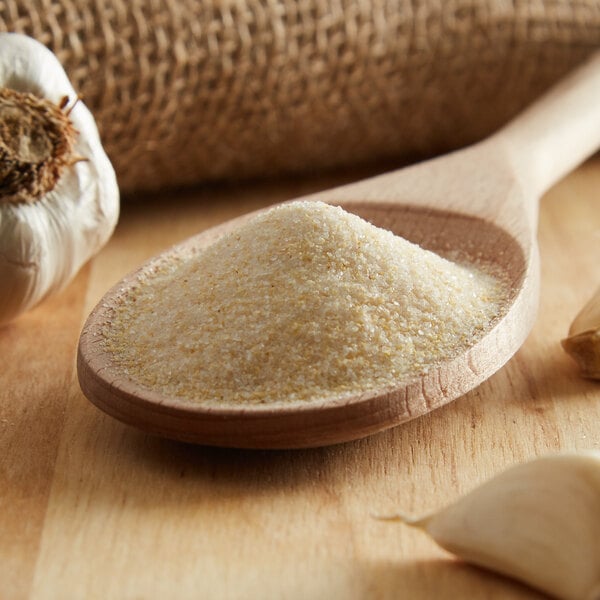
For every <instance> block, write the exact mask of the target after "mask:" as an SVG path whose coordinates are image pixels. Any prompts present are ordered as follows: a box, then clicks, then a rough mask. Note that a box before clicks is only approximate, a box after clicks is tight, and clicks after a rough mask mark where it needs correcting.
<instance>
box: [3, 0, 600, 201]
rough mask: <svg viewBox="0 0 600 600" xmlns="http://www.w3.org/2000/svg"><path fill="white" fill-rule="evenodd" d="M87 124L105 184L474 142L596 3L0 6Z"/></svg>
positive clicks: (274, 0) (9, 1)
mask: <svg viewBox="0 0 600 600" xmlns="http://www.w3.org/2000/svg"><path fill="white" fill-rule="evenodd" d="M0 29H1V30H8V31H19V32H22V33H26V34H29V35H31V36H33V37H35V38H37V39H38V40H40V41H41V42H43V43H44V44H46V45H47V46H49V47H50V48H51V49H52V50H53V51H54V52H55V53H56V54H57V55H58V57H59V59H60V60H61V61H62V63H63V65H64V66H65V68H66V70H67V72H68V74H69V76H70V77H71V79H72V81H73V84H74V86H75V88H76V89H78V90H79V91H80V92H81V94H82V95H83V96H84V99H85V102H86V103H87V104H88V106H89V107H90V108H91V109H92V110H93V111H94V113H95V115H96V118H97V120H98V123H99V126H100V129H101V134H102V137H103V141H104V145H105V147H106V150H107V152H108V154H109V155H110V157H111V159H112V161H113V162H114V165H115V167H116V169H117V172H118V177H119V181H120V184H121V188H122V189H123V190H124V191H130V190H134V189H138V190H140V189H156V188H159V187H166V186H174V185H187V184H193V183H196V182H199V181H203V180H210V179H215V178H223V177H238V178H239V177H248V176H264V175H268V174H274V173H282V172H301V171H305V170H307V169H312V170H314V169H325V168H329V167H334V166H340V165H347V164H351V163H359V162H367V161H369V162H370V161H377V160H390V159H391V160H394V161H398V163H400V162H401V161H405V160H407V159H412V158H417V157H422V156H426V155H431V154H433V153H439V152H444V151H447V150H448V149H451V148H454V147H457V146H462V145H464V144H467V143H469V142H471V141H474V140H477V139H479V138H481V137H482V136H484V135H485V134H487V133H489V132H491V131H492V130H494V129H495V128H497V127H498V126H499V125H500V124H502V123H503V122H504V121H506V120H507V119H508V118H509V117H510V116H512V115H514V114H515V113H516V112H517V111H518V110H519V109H520V108H521V107H523V106H524V105H525V104H526V103H528V102H529V101H530V100H531V99H532V98H534V97H535V96H536V95H538V94H539V93H540V92H541V91H543V90H544V89H545V88H547V87H548V86H549V85H550V84H551V83H552V82H553V81H555V80H556V79H558V78H559V77H561V76H562V75H563V74H564V73H565V72H566V71H568V70H569V69H570V68H572V67H573V66H574V65H575V64H577V63H579V62H580V61H581V60H582V59H583V58H584V57H585V56H586V55H588V54H589V53H590V52H591V51H592V50H593V48H595V47H598V46H600V0H571V1H570V0H535V1H525V0H512V1H510V0H495V1H493V0H480V1H476V0H448V1H444V0H357V1H350V0H146V1H144V0H0Z"/></svg>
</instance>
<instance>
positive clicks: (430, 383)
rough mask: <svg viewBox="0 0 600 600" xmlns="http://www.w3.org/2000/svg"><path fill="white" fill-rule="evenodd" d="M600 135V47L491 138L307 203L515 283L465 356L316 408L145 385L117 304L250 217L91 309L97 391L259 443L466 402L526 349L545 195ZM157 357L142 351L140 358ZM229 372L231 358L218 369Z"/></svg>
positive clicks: (189, 433) (356, 434) (151, 412)
mask: <svg viewBox="0 0 600 600" xmlns="http://www.w3.org/2000/svg"><path fill="white" fill-rule="evenodd" d="M599 145H600V54H597V55H595V56H593V57H592V58H591V60H590V61H588V62H587V63H586V64H585V65H584V66H583V67H581V68H580V69H579V70H577V71H576V72H575V73H574V74H573V75H572V76H571V77H569V78H568V79H566V80H564V81H563V82H562V83H561V84H559V85H558V86H557V87H555V88H554V89H552V90H551V91H550V93H548V94H547V95H546V96H544V97H543V98H542V99H541V100H539V101H538V102H537V103H535V104H534V105H533V106H532V107H531V108H529V109H528V110H527V111H525V112H524V113H522V114H521V115H520V116H519V117H517V118H516V119H515V120H513V121H512V122H511V123H509V124H508V125H507V126H506V127H504V128H503V129H502V130H501V131H499V132H498V133H497V134H495V135H493V136H492V137H490V138H489V139H487V140H485V141H483V142H481V143H478V144H476V145H474V146H471V147H469V148H467V149H465V150H461V151H458V152H455V153H452V154H449V155H447V156H444V157H441V158H438V159H435V160H431V161H428V162H425V163H421V164H419V165H416V166H413V167H410V168H406V169H403V170H400V171H396V172H393V173H389V174H386V175H382V176H379V177H375V178H372V179H368V180H365V181H362V182H359V183H355V184H352V185H348V186H344V187H340V188H336V189H333V190H330V191H325V192H320V193H318V194H314V195H311V196H309V197H307V198H305V199H310V200H321V201H324V202H329V203H334V204H339V205H341V206H343V207H344V208H345V209H346V210H348V211H351V212H354V213H357V214H359V215H361V216H362V217H364V218H366V219H367V220H369V221H371V222H372V223H374V224H376V225H378V226H380V227H385V228H387V229H390V230H392V231H394V232H395V233H396V234H398V235H401V236H403V237H405V238H407V239H409V240H411V241H413V242H416V243H418V244H421V245H422V246H423V247H425V248H427V249H430V250H433V251H436V252H438V253H440V254H443V255H456V254H458V255H462V256H463V257H464V256H466V257H470V258H471V259H473V260H478V261H479V262H481V261H483V262H484V263H488V264H490V265H495V267H496V268H498V269H500V270H501V272H502V273H504V275H505V276H506V278H507V279H508V281H509V282H510V299H509V302H508V303H507V306H506V312H505V314H504V316H503V317H502V318H501V319H500V321H499V322H498V323H497V325H496V326H495V327H494V328H493V329H492V330H491V331H489V333H487V334H486V335H485V336H484V337H483V338H482V339H480V340H479V341H477V342H476V343H474V344H473V346H472V347H471V348H469V349H468V350H467V351H465V352H464V353H462V354H460V355H459V356H456V357H455V358H453V359H452V360H448V361H447V362H444V363H441V364H439V365H437V366H435V367H434V368H431V369H430V370H429V372H428V373H426V374H425V375H423V376H420V377H417V378H415V379H414V380H412V381H399V382H398V384H397V385H396V386H394V387H393V388H386V389H382V390H377V391H376V392H372V393H367V394H360V395H356V396H354V397H351V398H348V397H345V398H339V399H335V400H329V401H326V402H325V401H321V402H311V403H307V404H306V406H301V407H298V406H297V405H296V406H286V405H285V404H284V403H283V404H282V405H278V406H276V407H274V406H268V405H267V406H247V407H244V408H210V409H209V408H205V407H201V406H194V405H193V403H190V402H189V401H183V400H180V399H177V398H170V397H165V396H162V395H161V394H159V393H158V392H154V391H149V390H147V389H144V388H143V387H141V386H140V385H138V383H137V382H136V381H135V380H133V379H131V378H129V377H128V376H127V375H126V374H125V373H124V372H122V371H121V370H120V369H119V367H118V366H117V365H115V364H114V363H113V362H112V360H111V356H110V354H108V353H107V352H106V351H105V350H104V349H103V347H102V344H101V343H99V341H100V339H101V338H100V337H99V336H100V331H101V326H102V324H103V323H105V322H106V321H107V319H108V315H109V312H110V309H111V307H113V306H114V305H115V303H117V302H118V300H119V297H120V296H122V294H123V293H124V292H125V290H127V289H128V288H130V287H131V286H132V285H134V284H135V283H136V281H137V280H138V276H139V273H140V271H141V272H143V271H145V270H148V269H151V268H152V266H153V264H155V263H156V261H157V260H164V259H165V257H167V258H168V256H169V255H171V254H172V253H175V252H187V251H189V250H190V249H197V248H199V247H204V246H207V245H209V244H211V243H213V242H214V241H215V239H217V238H218V237H219V236H220V235H222V234H223V233H225V232H226V231H229V230H231V229H233V228H235V227H237V226H238V225H239V224H240V223H242V222H243V221H245V220H246V219H248V218H249V216H250V215H246V216H244V217H240V218H238V219H235V220H233V221H230V222H227V223H225V224H223V225H220V226H219V227H216V228H213V229H210V230H207V231H205V232H203V233H201V234H199V235H197V236H194V237H192V238H190V239H189V240H187V241H185V242H183V243H182V244H180V245H179V246H177V247H175V248H174V249H171V250H167V251H166V252H165V253H163V254H162V255H160V256H159V257H156V258H155V259H153V260H151V261H150V262H149V263H147V264H146V265H144V266H143V267H142V268H141V269H140V270H139V271H137V272H134V273H132V274H130V275H128V276H127V277H125V278H124V279H123V280H122V281H121V282H120V283H119V284H118V285H116V286H115V287H114V288H113V289H112V290H110V291H109V292H108V293H107V294H106V296H105V297H104V298H103V299H102V301H101V302H100V303H99V304H98V306H97V307H96V308H95V309H94V311H93V312H92V314H91V315H90V317H89V318H88V320H87V322H86V324H85V326H84V328H83V332H82V334H81V339H80V341H79V351H78V360H77V367H78V374H79V382H80V385H81V388H82V390H83V392H84V394H85V395H86V396H87V397H88V398H89V399H90V400H91V401H92V402H93V403H94V404H96V405H97V406H98V407H99V408H101V409H102V410H104V411H105V412H107V413H108V414H110V415H112V416H114V417H116V418H117V419H120V420H122V421H124V422H125V423H129V424H130V425H134V426H136V427H139V428H141V429H144V430H146V431H149V432H151V433H154V434H158V435H161V436H166V437H170V438H175V439H179V440H184V441H191V442H197V443H202V444H210V445H218V446H233V447H246V448H298V447H310V446H320V445H325V444H333V443H337V442H343V441H348V440H353V439H356V438H360V437H363V436H366V435H369V434H371V433H374V432H376V431H380V430H382V429H385V428H388V427H392V426H394V425H398V424H400V423H403V422H405V421H408V420H410V419H414V418H415V417H418V416H420V415H424V414H426V413H428V412H430V411H432V410H433V409H435V408H437V407H439V406H442V405H443V404H446V403H448V402H450V401H451V400H454V399H455V398H457V397H458V396H460V395H462V394H464V393H465V392H467V391H469V390H471V389H472V388H474V387H475V386H477V385H478V384H479V383H481V382H482V381H484V380H485V379H487V378H488V377H490V375H492V374H493V373H494V372H495V371H497V370H498V369H499V368H500V367H501V366H502V365H504V363H505V362H506V361H507V360H508V359H509V358H510V357H511V356H512V355H513V354H514V353H515V352H516V351H517V350H518V349H519V347H520V346H521V344H522V343H523V341H524V340H525V338H526V336H527V334H528V333H529V331H530V329H531V326H532V324H533V321H534V318H535V313H536V310H537V304H538V293H539V263H538V253H537V245H536V227H537V211H538V199H539V197H540V196H541V194H542V193H543V192H545V191H546V190H547V189H548V188H549V187H551V186H552V184H554V183H555V182H556V181H558V180H559V179H560V178H561V177H563V175H565V174H566V173H567V172H568V171H570V170H571V169H573V168H574V167H575V166H576V165H578V164H579V163H580V162H581V161H583V160H584V159H585V158H587V157H588V156H589V155H591V154H592V153H593V152H594V151H595V150H596V149H597V148H598V146H599ZM143 360H144V357H143V356H140V361H143ZM215 368H219V366H218V365H215Z"/></svg>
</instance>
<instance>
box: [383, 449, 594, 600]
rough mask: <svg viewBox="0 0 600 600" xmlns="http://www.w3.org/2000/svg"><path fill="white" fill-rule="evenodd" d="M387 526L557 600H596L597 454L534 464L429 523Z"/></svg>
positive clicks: (484, 488) (508, 473)
mask: <svg viewBox="0 0 600 600" xmlns="http://www.w3.org/2000/svg"><path fill="white" fill-rule="evenodd" d="M387 519H388V520H389V519H392V520H399V521H402V522H404V523H407V524H409V525H412V526H415V527H418V528H420V529H422V530H424V531H426V532H427V533H428V534H429V535H430V536H431V537H432V538H433V539H434V540H435V541H436V542H437V543H438V544H439V545H440V546H441V547H442V548H444V549H446V550H448V551H449V552H452V553H453V554H456V555H457V556H459V557H460V558H462V559H463V560H465V561H467V562H469V563H472V564H474V565H477V566H480V567H484V568H487V569H490V570H492V571H496V572H498V573H501V574H503V575H506V576H508V577H512V578H514V579H517V580H520V581H522V582H523V583H526V584H528V585H530V586H532V587H534V588H537V589H539V590H541V591H544V592H546V593H548V594H550V595H551V596H554V597H556V598H561V599H563V600H593V599H598V598H600V452H597V451H592V452H588V453H584V454H564V455H556V456H550V457H545V458H540V459H537V460H533V461H531V462H528V463H524V464H521V465H518V466H516V467H513V468H511V469H509V470H507V471H505V472H503V473H501V474H500V475H498V476H496V477H494V478H492V479H491V480H489V481H487V482H486V483H484V484H483V485H481V486H480V487H478V488H476V489H475V490H473V491H472V492H470V493H469V494H467V495H465V496H463V497H462V498H460V499H459V500H458V501H457V502H455V503H454V504H451V505H450V506H448V507H446V508H444V509H442V510H441V511H440V512H437V513H435V514H433V515H430V516H428V517H425V518H423V519H417V520H411V519H407V518H406V517H403V516H395V517H389V518H387Z"/></svg>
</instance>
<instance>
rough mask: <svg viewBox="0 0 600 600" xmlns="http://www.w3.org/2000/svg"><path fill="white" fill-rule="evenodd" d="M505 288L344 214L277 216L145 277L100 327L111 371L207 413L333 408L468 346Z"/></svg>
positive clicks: (299, 208)
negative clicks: (303, 405)
mask: <svg viewBox="0 0 600 600" xmlns="http://www.w3.org/2000/svg"><path fill="white" fill-rule="evenodd" d="M502 299H503V287H502V286H501V285H500V283H499V282H498V281H497V280H496V279H494V278H493V277H491V276H490V275H487V274H485V273H483V272H479V271H477V270H475V269H473V268H470V267H469V268H467V267H463V266H460V265H457V264H454V263H451V262H449V261H447V260H445V259H443V258H440V257H439V256H437V255H436V254H433V253H432V252H428V251H426V250H423V249H422V248H420V247H419V246H416V245H414V244H412V243H410V242H408V241H406V240H404V239H403V238H400V237H398V236H396V235H394V234H393V233H391V232H389V231H386V230H383V229H380V228H378V227H375V226H374V225H372V224H370V223H368V222H367V221H364V220H363V219H361V218H359V217H357V216H356V215H353V214H350V213H348V212H346V211H344V210H343V209H341V208H339V207H334V206H330V205H328V204H324V203H321V202H305V201H298V202H292V203H288V204H284V205H281V206H278V207H275V208H273V209H271V210H269V211H266V212H265V213H262V214H261V215H259V216H257V217H255V218H254V219H252V220H251V221H249V222H248V223H246V224H245V225H243V226H242V227H240V228H239V229H237V230H236V231H234V232H231V233H229V234H227V235H225V236H224V237H222V238H220V239H219V240H218V241H217V242H215V243H214V244H213V245H212V246H210V247H208V248H207V249H204V250H199V251H197V252H196V253H195V254H193V255H192V256H188V257H185V259H181V260H178V261H173V263H172V264H169V265H168V266H164V267H163V268H161V269H160V270H158V271H157V272H155V273H153V274H147V275H145V276H144V277H143V279H142V280H141V281H140V282H139V285H137V286H135V290H132V291H130V292H129V293H128V295H126V296H124V297H123V300H122V302H121V304H120V305H118V306H117V307H116V308H115V310H114V315H113V318H112V320H111V323H110V324H107V325H106V327H105V328H104V331H103V338H104V344H105V347H106V348H107V349H108V350H109V351H110V352H111V353H112V356H113V358H114V363H115V364H116V365H119V366H120V367H121V368H124V369H125V370H126V372H127V373H128V375H129V377H131V378H132V379H134V380H135V381H136V382H137V383H139V384H142V385H144V386H147V387H149V388H152V389H154V390H156V391H159V392H162V393H163V394H165V395H167V396H169V397H178V398H180V399H187V400H189V401H192V402H195V403H202V404H210V405H221V406H223V405H239V404H240V403H241V404H243V403H254V404H256V403H291V402H307V401H319V400H325V399H327V398H329V397H332V396H339V395H344V394H355V393H359V392H366V391H369V390H370V389H373V388H378V387H382V386H387V385H391V384H394V383H395V382H398V381H399V380H410V379H412V378H414V377H415V376H417V375H418V374H421V373H423V372H425V371H427V369H428V368H429V367H431V366H432V365H433V364H435V363H439V362H440V361H443V360H447V359H449V358H452V357H453V356H455V355H456V354H457V353H459V352H460V351H461V350H463V349H464V348H466V347H468V346H471V345H472V344H473V343H474V341H476V340H477V339H478V338H480V337H481V336H482V335H483V333H485V331H487V330H488V329H489V328H490V326H491V324H492V323H493V321H494V319H495V318H496V317H497V316H498V314H499V312H500V307H501V301H502Z"/></svg>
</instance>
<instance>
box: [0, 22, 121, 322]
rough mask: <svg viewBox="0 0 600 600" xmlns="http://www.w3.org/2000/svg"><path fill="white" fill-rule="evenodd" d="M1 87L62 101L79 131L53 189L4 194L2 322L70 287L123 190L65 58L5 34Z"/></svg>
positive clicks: (1, 37)
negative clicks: (32, 197)
mask: <svg viewBox="0 0 600 600" xmlns="http://www.w3.org/2000/svg"><path fill="white" fill-rule="evenodd" d="M0 87H1V88H8V89H10V90H14V91H16V92H21V93H31V94H34V95H35V96H38V97H39V98H44V99H47V100H49V101H51V102H53V103H54V104H56V105H61V102H62V101H63V98H65V97H67V98H68V99H69V107H68V108H67V110H69V111H70V112H69V119H70V121H71V123H72V125H73V127H74V128H75V130H76V131H77V135H76V139H75V143H74V149H73V153H74V155H75V156H76V157H77V162H74V163H73V164H71V165H69V166H68V167H66V168H65V169H64V170H63V171H62V173H61V175H60V178H59V179H58V181H57V183H56V185H55V186H54V188H53V189H51V190H50V191H48V192H47V193H45V194H44V195H43V196H42V197H41V198H39V199H38V200H36V201H35V202H2V200H1V199H0V324H3V323H6V322H8V321H10V320H11V319H13V318H15V317H16V316H18V315H19V314H20V313H22V312H23V311H25V310H27V309H28V308H30V307H32V306H34V305H35V304H37V303H38V302H39V301H40V300H42V299H43V298H45V297H46V296H48V295H49V294H51V293H53V292H56V291H58V290H60V289H61V288H63V287H64V286H65V285H66V284H67V283H68V282H69V281H70V280H71V279H72V278H73V277H74V276H75V275H76V273H77V272H78V271H79V269H80V268H81V266H82V265H83V264H84V263H85V262H86V261H87V260H88V259H89V258H91V256H93V255H94V254H95V253H96V252H97V251H98V250H99V249H100V248H101V247H102V246H103V245H104V244H105V243H106V242H107V241H108V239H109V237H110V236H111V234H112V232H113V230H114V227H115V225H116V222H117V219H118V215H119V190H118V186H117V181H116V177H115V172H114V170H113V168H112V165H111V164H110V161H109V159H108V157H107V156H106V154H105V152H104V149H103V148H102V144H101V142H100V136H99V134H98V129H97V127H96V123H95V121H94V118H93V116H92V114H91V113H90V111H89V110H88V109H87V108H86V107H85V106H84V104H83V103H82V102H80V101H77V93H76V92H75V90H74V89H73V87H72V86H71V84H70V82H69V80H68V78H67V75H66V73H65V71H64V70H63V68H62V66H61V64H60V63H59V61H58V59H57V58H56V57H55V56H54V54H52V52H50V50H48V49H47V48H46V47H45V46H43V45H42V44H40V43H39V42H37V41H35V40H33V39H31V38H28V37H26V36H23V35H20V34H15V33H0Z"/></svg>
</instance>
